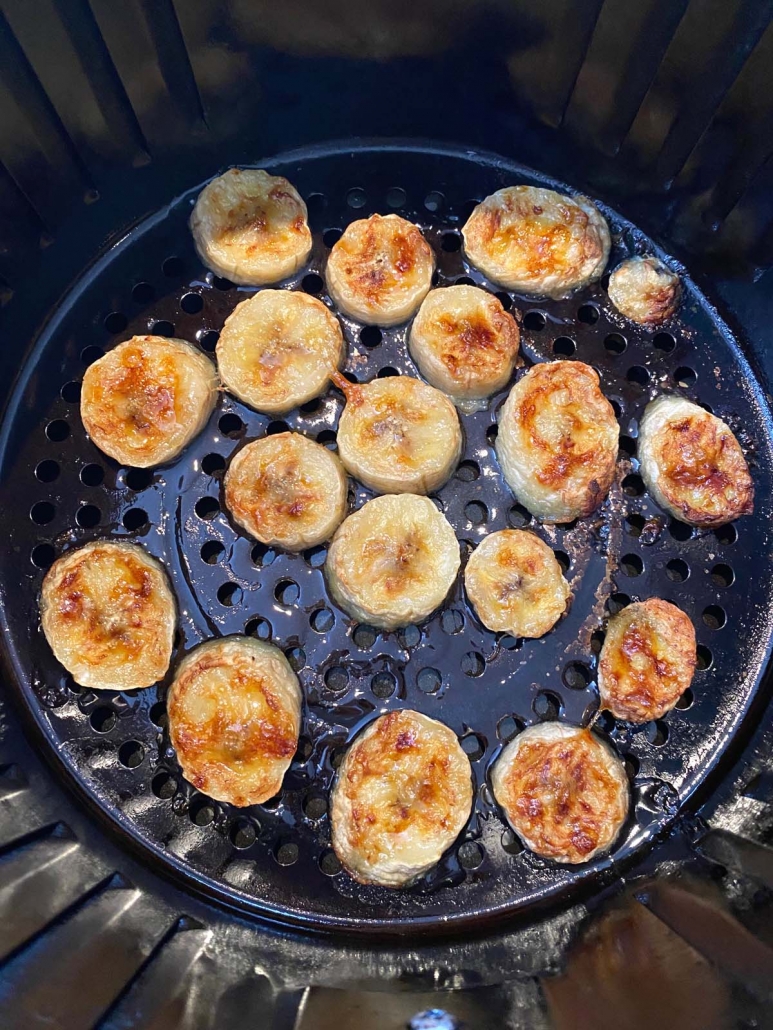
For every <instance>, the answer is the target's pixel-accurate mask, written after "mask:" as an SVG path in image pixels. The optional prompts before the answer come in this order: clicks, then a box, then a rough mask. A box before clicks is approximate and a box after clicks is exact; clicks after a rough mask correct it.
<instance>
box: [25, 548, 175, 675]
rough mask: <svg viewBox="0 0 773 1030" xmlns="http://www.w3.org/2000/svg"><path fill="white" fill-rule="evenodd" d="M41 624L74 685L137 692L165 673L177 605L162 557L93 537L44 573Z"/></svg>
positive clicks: (170, 652) (169, 654) (172, 638)
mask: <svg viewBox="0 0 773 1030" xmlns="http://www.w3.org/2000/svg"><path fill="white" fill-rule="evenodd" d="M40 621H41V624H42V627H43V632H44V634H45V636H46V640H47V641H48V643H49V645H50V647H51V650H52V651H53V652H54V655H55V656H56V658H57V660H58V661H60V662H61V663H62V665H63V666H64V667H65V669H67V671H68V672H69V673H71V674H72V677H73V679H74V680H75V682H76V683H79V684H80V685H81V686H82V687H89V688H90V689H92V690H135V689H137V688H139V687H150V686H152V685H153V684H154V683H157V682H158V681H159V680H160V679H163V677H164V675H165V674H166V671H167V669H168V668H169V661H170V659H171V657H172V646H173V642H174V632H175V624H176V622H177V610H176V606H175V601H174V596H173V595H172V591H171V588H170V586H169V580H168V579H167V575H166V572H165V570H164V567H163V566H162V565H161V563H160V562H158V561H156V559H155V558H153V557H151V555H149V554H147V552H146V551H144V550H143V549H142V548H141V547H139V546H138V545H137V544H128V543H123V542H118V541H112V540H95V541H93V542H92V543H90V544H85V545H84V546H83V547H79V548H78V549H77V550H75V551H68V553H67V554H65V555H63V556H62V557H61V558H59V559H58V561H55V562H54V564H53V565H52V566H51V568H50V569H49V570H48V572H47V573H46V577H45V579H44V580H43V588H42V591H41V595H40Z"/></svg>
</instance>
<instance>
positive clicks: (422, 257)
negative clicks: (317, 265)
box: [326, 215, 435, 326]
mask: <svg viewBox="0 0 773 1030" xmlns="http://www.w3.org/2000/svg"><path fill="white" fill-rule="evenodd" d="M434 270H435V258H434V256H433V254H432V248H431V247H430V245H429V244H428V243H427V241H426V240H425V239H424V237H423V236H422V234H421V232H420V231H419V229H418V228H417V227H416V226H415V225H414V224H413V223H412V222H406V220H405V219H404V218H400V216H399V215H386V216H383V215H371V217H370V218H363V219H360V220H359V221H357V222H352V224H351V225H350V226H349V227H348V228H347V229H346V231H345V232H344V234H343V236H342V237H341V239H340V240H338V242H337V243H336V244H335V245H334V246H333V249H332V250H331V251H330V256H329V257H328V261H327V271H326V277H327V288H328V291H329V293H330V296H331V297H332V298H333V300H334V301H335V303H336V305H337V306H338V307H339V308H340V309H341V311H343V312H344V314H346V315H349V316H350V317H351V318H356V319H357V320H358V321H360V322H365V323H366V324H368V325H383V326H390V325H398V324H399V323H400V322H405V321H407V319H409V318H410V317H411V315H413V314H414V313H415V312H416V310H417V308H418V306H419V304H421V302H422V301H423V300H424V298H425V297H426V295H427V293H428V292H429V288H430V286H431V285H432V273H433V272H434Z"/></svg>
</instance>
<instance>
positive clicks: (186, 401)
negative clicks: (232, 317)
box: [81, 336, 219, 468]
mask: <svg viewBox="0 0 773 1030" xmlns="http://www.w3.org/2000/svg"><path fill="white" fill-rule="evenodd" d="M218 385H219V384H218V379H217V372H216V371H215V366H214V365H213V364H212V362H211V361H210V360H209V358H207V357H206V356H205V355H204V354H202V353H201V352H200V351H198V350H196V349H195V348H194V347H193V346H192V345H191V344H190V343H186V342H185V340H168V339H166V338H165V337H163V336H133V337H132V338H131V339H130V340H126V341H125V342H124V343H119V344H118V346H117V347H115V348H114V349H113V350H111V351H108V353H107V354H105V356H104V357H102V358H100V359H99V360H98V361H95V362H94V364H93V365H89V367H88V368H87V369H86V374H85V375H84V377H83V387H82V389H81V419H82V420H83V425H84V427H85V429H86V432H87V433H88V434H89V436H90V437H91V439H92V440H93V441H94V443H95V444H96V445H97V447H99V449H100V450H101V451H104V453H105V454H107V455H109V456H110V457H111V458H115V460H116V461H120V462H121V464H122V465H132V466H134V467H135V468H149V467H150V466H152V465H160V464H162V463H163V462H167V461H171V460H172V459H173V458H176V457H177V455H178V454H179V453H180V452H181V451H182V450H183V449H184V448H185V447H186V446H187V445H188V444H189V443H190V441H191V440H192V439H193V438H194V436H196V435H197V434H198V433H200V432H201V430H202V429H203V428H204V426H205V425H206V422H207V419H208V418H209V416H210V415H211V414H212V410H213V409H214V407H215V402H216V401H217V392H218Z"/></svg>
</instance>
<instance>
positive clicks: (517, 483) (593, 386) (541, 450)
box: [496, 361, 620, 522]
mask: <svg viewBox="0 0 773 1030" xmlns="http://www.w3.org/2000/svg"><path fill="white" fill-rule="evenodd" d="M619 435H620V430H619V427H618V425H617V421H616V420H615V413H614V411H613V410H612V405H611V404H610V403H609V401H608V400H607V399H606V397H605V396H604V395H603V393H602V392H601V390H600V389H599V377H598V374H597V373H596V371H595V369H592V368H591V367H590V365H584V364H583V363H582V362H580V361H551V362H548V363H546V364H544V365H535V366H534V367H533V368H532V369H530V370H529V372H527V374H526V375H525V376H524V377H523V378H522V379H520V380H519V381H518V382H517V383H516V384H515V386H514V387H513V388H512V390H511V391H510V395H509V396H508V398H507V400H506V401H505V404H504V407H503V408H502V412H501V414H500V416H499V433H498V435H497V441H496V451H497V457H498V458H499V463H500V465H501V466H502V472H503V474H504V477H505V479H506V480H507V483H508V484H509V486H510V487H511V489H512V490H513V492H514V493H515V495H516V497H517V498H518V500H519V501H520V502H521V504H524V505H525V506H526V507H527V508H528V509H529V511H530V512H532V514H533V515H536V516H537V518H539V519H542V520H543V522H571V521H572V519H575V518H578V517H581V516H584V515H590V513H591V512H592V511H594V510H595V509H596V508H597V507H598V506H599V505H600V504H601V502H602V501H603V500H604V498H605V497H606V495H607V492H608V491H609V488H610V486H611V485H612V480H613V479H614V476H615V463H616V461H617V446H618V438H619Z"/></svg>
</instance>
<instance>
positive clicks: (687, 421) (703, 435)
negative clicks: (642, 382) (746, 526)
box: [638, 394, 754, 526]
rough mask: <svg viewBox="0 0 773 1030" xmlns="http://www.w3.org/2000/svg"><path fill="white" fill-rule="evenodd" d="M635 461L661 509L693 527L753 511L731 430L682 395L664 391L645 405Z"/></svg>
mask: <svg viewBox="0 0 773 1030" xmlns="http://www.w3.org/2000/svg"><path fill="white" fill-rule="evenodd" d="M638 454H639V461H640V463H641V474H642V478H643V479H644V482H645V483H646V485H647V489H648V490H649V492H650V493H651V494H652V496H653V497H654V498H655V500H656V501H657V503H658V504H659V505H660V506H661V508H665V509H666V511H668V512H670V513H671V514H672V515H673V516H674V517H675V518H677V519H680V520H681V521H682V522H687V523H688V524H689V525H691V526H723V525H724V524H725V523H726V522H732V521H733V519H737V518H738V517H739V516H740V515H750V514H751V513H752V511H753V510H754V484H753V483H752V477H751V474H750V473H749V466H748V465H747V464H746V458H744V455H743V451H742V450H741V446H740V444H739V443H738V441H737V440H736V438H735V436H734V435H733V432H732V430H731V429H730V427H729V426H728V425H726V424H725V423H724V422H723V421H722V420H721V419H719V418H717V416H716V415H712V414H710V413H709V412H708V411H705V410H704V409H703V408H701V407H699V406H698V405H697V404H693V403H692V401H688V400H686V399H685V398H684V397H676V396H673V395H665V394H664V395H662V396H660V397H658V398H657V399H656V400H654V401H651V402H650V403H649V404H648V405H647V407H646V408H645V410H644V417H643V418H642V420H641V426H640V427H639V445H638Z"/></svg>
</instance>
